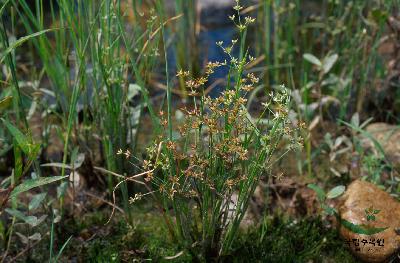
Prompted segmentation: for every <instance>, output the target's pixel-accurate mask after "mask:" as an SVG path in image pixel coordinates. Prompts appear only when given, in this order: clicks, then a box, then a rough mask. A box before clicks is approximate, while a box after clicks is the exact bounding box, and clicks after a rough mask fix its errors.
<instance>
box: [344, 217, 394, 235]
mask: <svg viewBox="0 0 400 263" xmlns="http://www.w3.org/2000/svg"><path fill="white" fill-rule="evenodd" d="M340 222H341V224H342V225H343V226H344V227H345V228H347V229H348V230H350V231H351V232H353V233H356V234H362V235H368V236H370V235H374V234H377V233H380V232H383V231H385V230H386V229H388V227H377V228H375V227H370V226H367V225H356V224H353V223H351V222H349V221H347V220H346V219H343V218H342V219H341V220H340Z"/></svg>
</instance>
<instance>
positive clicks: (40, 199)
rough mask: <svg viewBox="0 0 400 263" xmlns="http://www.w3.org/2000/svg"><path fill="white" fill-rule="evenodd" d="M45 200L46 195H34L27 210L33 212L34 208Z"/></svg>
mask: <svg viewBox="0 0 400 263" xmlns="http://www.w3.org/2000/svg"><path fill="white" fill-rule="evenodd" d="M45 198H46V193H40V194H37V195H34V196H33V197H32V200H31V201H30V202H29V206H28V207H29V210H35V209H36V208H38V207H39V205H40V204H41V203H42V202H43V200H44V199H45Z"/></svg>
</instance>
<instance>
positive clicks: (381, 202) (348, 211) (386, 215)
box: [338, 180, 400, 262]
mask: <svg viewBox="0 0 400 263" xmlns="http://www.w3.org/2000/svg"><path fill="white" fill-rule="evenodd" d="M371 207H372V210H375V211H374V212H376V213H375V214H374V216H375V218H374V219H375V220H374V219H371V218H370V220H368V219H367V215H368V214H371V213H368V214H367V212H366V209H369V208H371ZM378 210H380V211H378ZM338 211H339V214H340V216H341V218H342V219H345V220H347V221H348V222H350V223H352V224H354V225H358V226H360V225H363V226H361V227H364V229H365V226H368V227H370V228H387V229H386V230H384V231H382V232H379V233H376V234H371V235H367V234H358V233H355V232H354V231H352V230H349V229H348V228H346V227H345V226H344V225H343V223H341V224H340V226H339V229H340V235H341V236H342V237H343V238H344V240H345V241H350V242H346V243H347V245H349V246H350V249H351V251H352V252H353V253H354V254H355V255H356V256H357V257H359V258H360V259H362V260H364V261H365V262H384V261H385V260H387V259H388V258H389V257H391V256H392V255H394V253H396V251H398V250H399V248H400V235H399V234H400V233H399V229H400V202H398V201H396V200H395V199H393V198H392V197H391V196H390V195H389V194H388V193H386V192H385V191H382V190H381V189H379V188H378V187H377V186H375V185H374V184H371V183H368V182H365V181H361V180H356V181H354V182H353V183H351V184H350V185H349V186H348V188H347V190H346V192H345V194H344V195H343V196H342V197H341V199H340V203H339V209H338ZM378 240H379V241H380V243H379V244H378ZM363 242H364V243H363ZM357 243H358V245H359V246H356V245H357Z"/></svg>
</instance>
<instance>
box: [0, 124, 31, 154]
mask: <svg viewBox="0 0 400 263" xmlns="http://www.w3.org/2000/svg"><path fill="white" fill-rule="evenodd" d="M1 120H2V121H3V123H4V125H5V126H6V127H7V129H8V131H9V132H10V133H11V135H12V136H13V137H14V139H15V140H16V141H17V143H18V146H19V147H21V150H22V151H24V153H26V154H29V152H30V150H29V139H28V138H27V137H26V136H25V134H23V133H22V132H21V131H20V130H19V129H18V128H17V127H15V126H14V125H12V124H11V122H9V121H8V120H6V119H1Z"/></svg>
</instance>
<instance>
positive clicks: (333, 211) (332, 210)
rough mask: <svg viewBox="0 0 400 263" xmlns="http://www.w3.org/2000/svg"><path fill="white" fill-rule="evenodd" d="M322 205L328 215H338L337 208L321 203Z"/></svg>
mask: <svg viewBox="0 0 400 263" xmlns="http://www.w3.org/2000/svg"><path fill="white" fill-rule="evenodd" d="M321 207H322V208H323V209H324V211H325V213H327V214H328V215H331V216H333V215H337V211H336V209H335V208H333V207H330V206H328V205H326V204H321Z"/></svg>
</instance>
